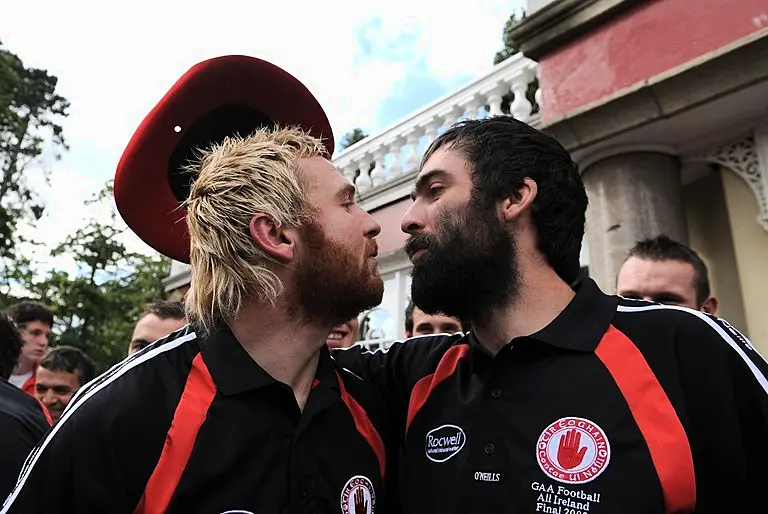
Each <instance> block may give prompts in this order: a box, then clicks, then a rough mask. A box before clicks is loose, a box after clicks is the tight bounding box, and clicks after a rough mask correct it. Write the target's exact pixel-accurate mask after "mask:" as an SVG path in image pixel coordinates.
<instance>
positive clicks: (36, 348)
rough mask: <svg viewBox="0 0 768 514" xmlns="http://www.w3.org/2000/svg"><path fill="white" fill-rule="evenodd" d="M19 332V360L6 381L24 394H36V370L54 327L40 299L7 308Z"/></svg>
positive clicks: (50, 312) (49, 312)
mask: <svg viewBox="0 0 768 514" xmlns="http://www.w3.org/2000/svg"><path fill="white" fill-rule="evenodd" d="M6 313H7V314H8V317H9V318H10V319H11V321H13V322H14V323H15V324H16V327H17V328H18V330H19V333H20V334H21V340H22V346H21V353H20V354H19V360H18V362H17V363H16V367H15V368H14V369H13V373H11V376H10V377H9V378H8V381H9V382H10V383H11V384H13V385H15V386H16V387H19V388H21V389H22V390H23V391H24V392H25V393H27V394H31V395H34V394H35V372H36V371H37V365H38V363H39V362H40V359H42V358H43V356H44V355H45V352H46V351H47V350H48V339H49V338H50V337H51V330H52V329H53V311H51V310H50V309H49V308H48V307H46V306H45V305H43V304H41V303H39V302H20V303H17V304H15V305H12V306H10V307H9V308H8V310H7V311H6Z"/></svg>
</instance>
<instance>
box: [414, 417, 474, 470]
mask: <svg viewBox="0 0 768 514" xmlns="http://www.w3.org/2000/svg"><path fill="white" fill-rule="evenodd" d="M466 442H467V436H466V435H465V434H464V431H463V430H462V429H461V427H457V426H456V425H443V426H441V427H437V428H433V429H432V430H430V431H429V432H427V437H425V438H424V452H425V453H426V454H427V458H428V459H429V460H431V461H432V462H445V461H447V460H448V459H450V458H451V457H453V456H454V455H456V454H457V453H459V452H460V451H461V449H462V448H464V444H465V443H466Z"/></svg>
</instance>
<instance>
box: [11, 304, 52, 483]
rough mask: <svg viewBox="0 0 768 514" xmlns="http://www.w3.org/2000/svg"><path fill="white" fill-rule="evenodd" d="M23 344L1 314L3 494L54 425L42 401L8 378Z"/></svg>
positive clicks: (13, 328)
mask: <svg viewBox="0 0 768 514" xmlns="http://www.w3.org/2000/svg"><path fill="white" fill-rule="evenodd" d="M21 346H22V343H21V337H20V336H19V333H18V331H17V330H16V327H14V325H13V322H12V321H11V320H10V319H9V318H8V317H7V316H6V315H5V314H0V434H2V437H0V456H2V457H0V498H5V497H6V496H7V495H8V493H10V492H11V489H13V486H14V484H15V483H16V478H17V477H18V476H19V472H20V471H21V467H22V465H24V460H25V459H26V458H27V455H28V454H29V452H30V451H31V450H32V448H34V447H35V445H36V444H37V442H38V441H39V440H40V438H41V437H43V434H45V432H46V430H48V428H50V426H51V421H50V417H48V414H47V413H46V412H45V408H44V407H43V406H42V405H41V404H40V402H38V401H37V400H36V399H34V398H32V397H31V396H29V395H28V394H25V393H24V392H22V391H21V389H19V388H18V387H16V386H14V385H11V384H10V383H9V382H8V377H9V376H10V375H11V371H13V368H14V367H15V366H16V361H17V360H18V358H19V353H20V352H21Z"/></svg>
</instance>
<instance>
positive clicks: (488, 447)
mask: <svg viewBox="0 0 768 514" xmlns="http://www.w3.org/2000/svg"><path fill="white" fill-rule="evenodd" d="M495 451H496V447H495V446H494V445H493V443H488V444H486V445H485V454H486V455H493V452H495Z"/></svg>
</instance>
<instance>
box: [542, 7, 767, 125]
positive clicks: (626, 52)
mask: <svg viewBox="0 0 768 514" xmlns="http://www.w3.org/2000/svg"><path fill="white" fill-rule="evenodd" d="M763 27H768V1H766V0H649V1H646V2H644V3H641V4H640V5H638V6H637V7H635V8H633V9H632V10H630V11H628V12H626V13H624V14H623V15H621V16H619V17H617V18H614V19H612V20H610V21H609V22H608V23H607V24H605V25H602V26H600V27H598V28H597V29H595V30H594V31H593V32H591V33H588V34H584V35H582V36H580V37H578V38H577V39H575V40H573V41H570V42H569V43H568V44H566V45H565V46H563V47H561V48H559V49H557V50H556V51H554V52H552V53H551V54H548V55H546V56H544V57H543V58H542V59H541V60H540V70H539V72H540V77H541V84H542V87H543V91H542V95H543V102H544V112H543V115H544V117H545V122H546V121H549V120H555V119H558V118H560V117H561V116H563V115H564V114H566V113H568V112H569V111H572V110H574V109H577V108H579V107H582V106H584V105H587V104H589V103H592V102H595V101H597V100H600V99H601V98H603V97H605V96H606V95H610V94H611V93H615V92H616V91H619V90H621V89H624V88H626V87H629V86H631V85H633V84H635V83H637V82H640V81H642V80H644V79H648V78H650V77H653V76H655V75H657V74H659V73H662V72H664V71H666V70H669V69H671V68H674V67H676V66H679V65H681V64H684V63H686V62H688V61H691V60H692V59H695V58H697V57H699V56H702V55H705V54H707V53H709V52H712V51H714V50H717V49H718V48H720V47H722V46H725V45H727V44H729V43H732V42H734V41H737V40H739V39H741V38H743V37H744V36H747V35H749V34H751V33H753V32H756V31H758V30H760V29H761V28H763Z"/></svg>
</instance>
